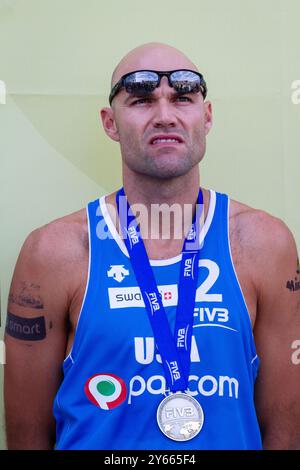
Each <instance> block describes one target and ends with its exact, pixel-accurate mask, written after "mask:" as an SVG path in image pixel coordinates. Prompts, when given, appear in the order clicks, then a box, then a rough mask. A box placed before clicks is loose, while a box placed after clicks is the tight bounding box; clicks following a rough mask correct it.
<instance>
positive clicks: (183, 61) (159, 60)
mask: <svg viewBox="0 0 300 470" xmlns="http://www.w3.org/2000/svg"><path fill="white" fill-rule="evenodd" d="M179 68H182V69H190V70H195V71H198V69H197V67H196V65H195V64H193V62H192V61H191V60H190V59H189V58H188V57H187V56H185V55H184V54H183V53H182V52H181V51H179V50H178V49H176V48H175V47H171V46H168V45H167V44H162V43H159V42H150V43H147V44H143V45H141V46H138V47H136V48H135V49H132V51H130V52H128V54H126V55H125V56H124V57H123V58H122V59H121V61H120V62H119V63H118V65H117V66H116V68H115V70H114V72H113V74H112V79H111V86H112V87H113V86H114V85H115V84H116V83H117V82H118V81H119V80H120V78H121V77H122V76H123V75H125V74H126V73H129V72H132V71H133V70H145V69H146V70H147V69H148V70H164V71H166V70H175V69H179Z"/></svg>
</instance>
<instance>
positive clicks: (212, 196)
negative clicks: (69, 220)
mask: <svg viewBox="0 0 300 470" xmlns="http://www.w3.org/2000/svg"><path fill="white" fill-rule="evenodd" d="M209 192H210V199H209V206H208V211H207V214H206V219H205V221H204V224H203V225H202V228H201V231H200V246H201V245H202V244H203V242H204V239H205V236H206V235H207V232H208V230H209V227H210V225H211V222H212V219H213V216H214V212H215V207H216V192H215V191H213V190H212V189H210V190H209ZM105 197H106V196H105V195H103V196H101V197H100V199H99V204H100V209H101V213H102V215H103V218H104V220H105V222H106V225H107V227H108V229H109V231H110V233H111V235H112V237H113V239H114V240H115V242H116V243H117V244H118V246H119V248H120V250H121V251H122V252H123V253H124V255H125V256H126V257H127V258H129V254H128V251H127V248H126V246H125V243H124V241H123V240H122V238H121V237H120V235H119V233H118V231H117V229H116V227H115V224H114V223H113V221H112V218H111V216H110V214H109V212H108V209H107V205H106V201H105ZM181 258H182V255H181V253H180V254H179V255H177V256H173V257H172V258H167V259H150V260H149V262H150V265H151V266H167V265H169V264H175V263H178V261H181Z"/></svg>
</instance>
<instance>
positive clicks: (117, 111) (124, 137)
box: [113, 77, 211, 179]
mask: <svg viewBox="0 0 300 470" xmlns="http://www.w3.org/2000/svg"><path fill="white" fill-rule="evenodd" d="M113 114H114V119H115V124H116V128H117V132H118V140H119V141H120V146H121V153H122V158H123V164H124V165H125V166H127V168H128V169H129V170H131V171H133V172H136V173H142V174H144V175H148V176H152V177H155V178H162V179H164V178H172V177H177V176H181V175H184V174H186V173H187V172H188V171H190V170H191V169H192V168H193V167H194V166H195V165H197V164H198V163H199V162H200V160H201V159H202V158H203V155H204V152H205V136H206V134H207V132H208V130H209V127H210V126H208V121H209V120H210V119H211V113H210V104H209V103H204V102H203V98H202V95H201V93H189V94H178V93H177V92H176V91H175V90H174V88H172V87H170V86H169V84H168V80H167V78H166V77H162V79H161V83H160V86H159V87H158V88H156V89H155V90H154V92H153V93H152V94H151V95H148V96H145V97H140V96H135V95H133V94H128V93H127V92H126V91H125V90H124V89H123V90H122V91H120V93H119V94H118V95H117V96H116V97H115V99H114V102H113Z"/></svg>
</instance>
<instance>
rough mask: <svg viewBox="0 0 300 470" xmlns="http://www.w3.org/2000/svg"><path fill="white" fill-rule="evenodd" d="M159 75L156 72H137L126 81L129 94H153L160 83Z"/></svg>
mask: <svg viewBox="0 0 300 470" xmlns="http://www.w3.org/2000/svg"><path fill="white" fill-rule="evenodd" d="M158 78H159V77H158V75H157V74H156V73H155V72H147V71H141V72H135V73H132V74H131V75H128V76H127V77H126V79H125V83H124V85H125V89H126V91H127V93H135V94H141V95H143V94H145V93H152V91H153V90H154V89H155V87H156V86H157V83H158Z"/></svg>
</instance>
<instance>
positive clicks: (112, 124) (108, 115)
mask: <svg viewBox="0 0 300 470" xmlns="http://www.w3.org/2000/svg"><path fill="white" fill-rule="evenodd" d="M100 116H101V119H102V124H103V129H104V130H105V132H106V134H107V135H108V137H110V138H111V139H112V140H115V141H116V142H119V141H120V137H119V132H118V129H117V126H116V121H115V117H114V112H113V110H112V108H102V109H101V111H100Z"/></svg>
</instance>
